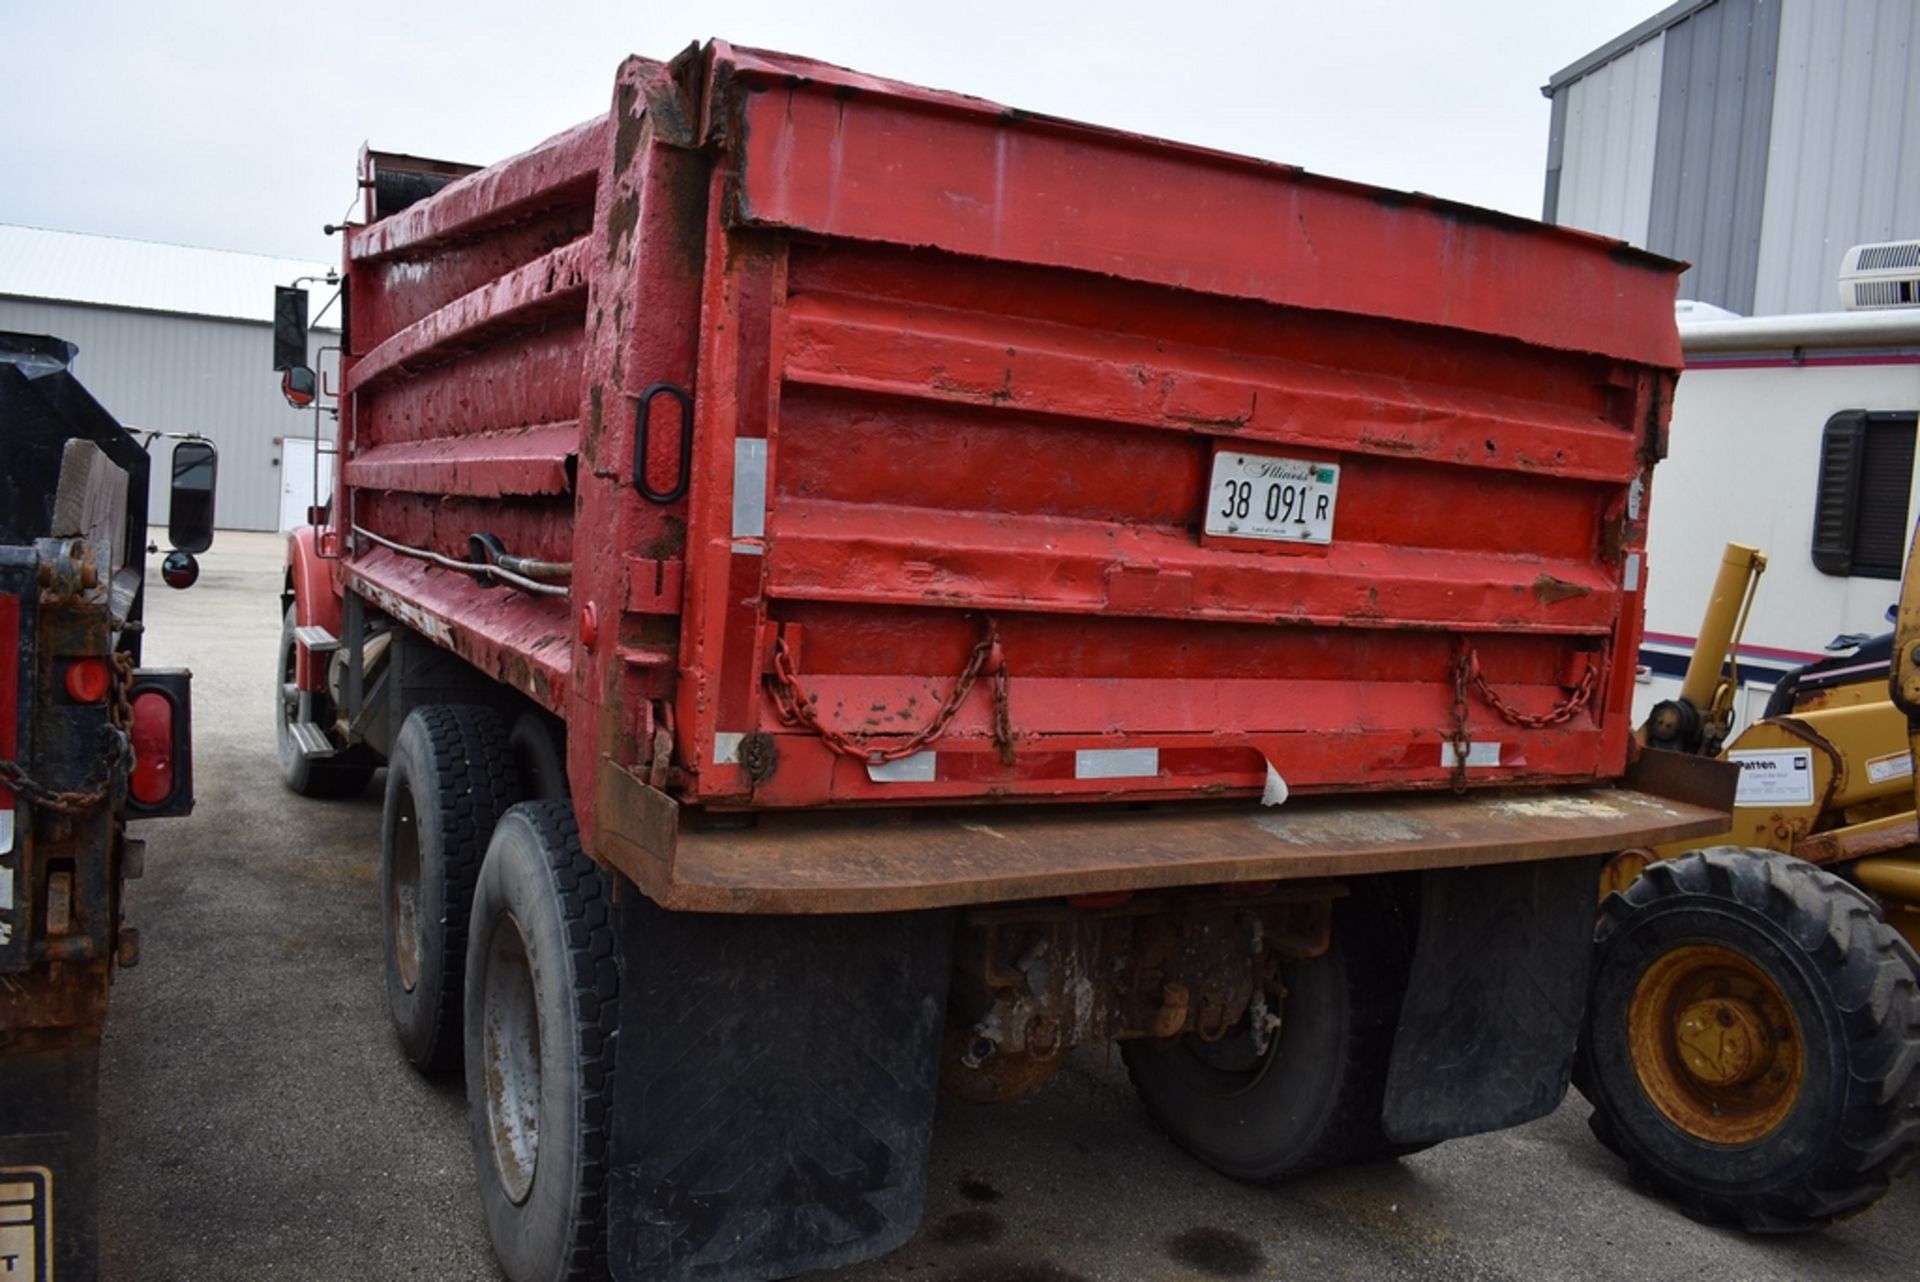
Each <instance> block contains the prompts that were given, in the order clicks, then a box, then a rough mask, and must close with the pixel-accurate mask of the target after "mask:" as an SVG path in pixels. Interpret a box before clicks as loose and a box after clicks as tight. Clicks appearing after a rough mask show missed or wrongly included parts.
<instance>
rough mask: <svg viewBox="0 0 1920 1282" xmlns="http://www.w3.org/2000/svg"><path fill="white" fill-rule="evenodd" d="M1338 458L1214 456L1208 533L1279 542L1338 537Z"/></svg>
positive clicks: (1228, 452) (1208, 510)
mask: <svg viewBox="0 0 1920 1282" xmlns="http://www.w3.org/2000/svg"><path fill="white" fill-rule="evenodd" d="M1339 494H1340V467H1339V465H1338V464H1337V463H1308V462H1305V461H1303V460H1301V459H1293V458H1275V457H1274V456H1272V455H1270V454H1239V453H1235V452H1233V451H1222V452H1221V453H1219V454H1216V455H1214V456H1213V482H1212V484H1211V485H1210V486H1209V488H1208V493H1207V523H1206V527H1205V528H1206V531H1207V533H1208V534H1223V535H1227V536H1229V537H1231V538H1236V539H1271V540H1273V541H1275V542H1279V543H1331V542H1333V508H1334V500H1335V499H1337V498H1338V497H1339Z"/></svg>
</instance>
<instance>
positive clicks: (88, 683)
mask: <svg viewBox="0 0 1920 1282" xmlns="http://www.w3.org/2000/svg"><path fill="white" fill-rule="evenodd" d="M112 684H113V674H112V673H111V672H110V671H108V669H107V663H106V660H105V659H75V660H74V661H73V662H72V663H69V664H68V665H67V694H68V695H69V696H70V697H71V698H72V699H73V701H74V702H75V703H99V702H100V701H101V700H102V699H104V698H106V697H107V690H108V688H109V687H110V686H111V685H112Z"/></svg>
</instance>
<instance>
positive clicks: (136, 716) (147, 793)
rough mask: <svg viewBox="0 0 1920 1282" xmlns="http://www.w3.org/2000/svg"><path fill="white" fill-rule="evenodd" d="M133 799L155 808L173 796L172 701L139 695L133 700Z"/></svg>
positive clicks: (153, 694)
mask: <svg viewBox="0 0 1920 1282" xmlns="http://www.w3.org/2000/svg"><path fill="white" fill-rule="evenodd" d="M132 737H133V778H132V779H131V780H130V781H129V782H128V787H129V788H130V789H131V791H132V792H133V799H134V800H135V801H137V802H139V803H140V804H141V805H145V806H157V805H159V804H160V803H161V802H163V801H165V800H166V799H167V798H168V797H170V796H172V795H173V701H172V700H171V699H169V698H167V696H165V695H164V694H156V693H155V692H153V691H151V690H147V691H143V692H142V693H140V694H137V695H135V696H134V698H133V735H132Z"/></svg>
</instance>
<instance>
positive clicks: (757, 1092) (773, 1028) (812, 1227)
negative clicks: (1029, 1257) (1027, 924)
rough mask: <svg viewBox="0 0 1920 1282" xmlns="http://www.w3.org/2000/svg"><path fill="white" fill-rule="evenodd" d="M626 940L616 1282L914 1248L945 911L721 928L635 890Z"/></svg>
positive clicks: (947, 960) (948, 920)
mask: <svg viewBox="0 0 1920 1282" xmlns="http://www.w3.org/2000/svg"><path fill="white" fill-rule="evenodd" d="M620 930H621V936H622V938H621V954H622V955H621V962H622V980H621V997H620V1002H621V1006H620V1029H621V1032H620V1039H621V1045H620V1049H619V1055H618V1065H619V1068H618V1073H619V1077H618V1081H617V1083H616V1087H615V1091H614V1126H613V1139H612V1156H611V1163H612V1169H611V1172H610V1180H611V1186H610V1189H609V1208H608V1234H607V1236H608V1242H607V1246H608V1259H609V1263H610V1266H611V1271H612V1274H613V1276H614V1278H615V1279H616V1280H617V1282H639V1280H640V1279H646V1282H695V1280H697V1282H732V1280H733V1279H759V1278H768V1277H788V1276H791V1275H794V1274H800V1273H810V1272H812V1271H814V1270H817V1269H828V1268H835V1267H838V1266H840V1265H845V1264H850V1263H853V1262H855V1261H858V1260H864V1259H867V1258H870V1257H872V1256H875V1255H879V1254H881V1253H883V1252H886V1251H889V1250H892V1249H893V1248H894V1247H897V1246H899V1245H900V1244H901V1243H903V1242H905V1241H906V1240H907V1239H908V1238H909V1237H911V1236H912V1235H913V1232H914V1230H915V1228H916V1227H917V1226H918V1225H919V1222H920V1215H921V1209H922V1205H923V1203H924V1201H925V1196H926V1181H927V1154H928V1148H929V1144H930V1142H931V1137H932V1131H933V1110H934V1099H935V1087H936V1083H937V1078H938V1057H939V1047H940V1037H941V1032H942V1026H943V1019H944V1015H945V1011H946V999H947V982H948V973H949V970H950V965H951V955H952V942H953V930H954V918H953V914H951V913H947V912H921V913H889V914H881V915H872V916H860V917H850V916H816V917H780V918H751V917H737V916H736V917H726V916H711V915H703V914H689V913H670V912H664V911H662V910H660V909H658V908H656V907H655V906H653V905H652V904H650V903H648V902H646V901H645V900H644V899H643V898H641V897H640V896H638V895H632V894H629V895H628V896H627V897H626V901H625V903H623V904H622V906H621V912H620Z"/></svg>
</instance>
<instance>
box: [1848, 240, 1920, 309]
mask: <svg viewBox="0 0 1920 1282" xmlns="http://www.w3.org/2000/svg"><path fill="white" fill-rule="evenodd" d="M1840 305H1841V306H1842V307H1844V308H1846V309H1847V310H1848V311H1850V312H1872V311H1879V310H1881V309H1882V308H1887V307H1920V240H1889V241H1885V242H1883V243H1881V244H1878V245H1855V246H1854V247H1853V248H1852V249H1849V250H1848V251H1847V253H1846V256H1845V257H1844V258H1842V259H1841V260H1840Z"/></svg>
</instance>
